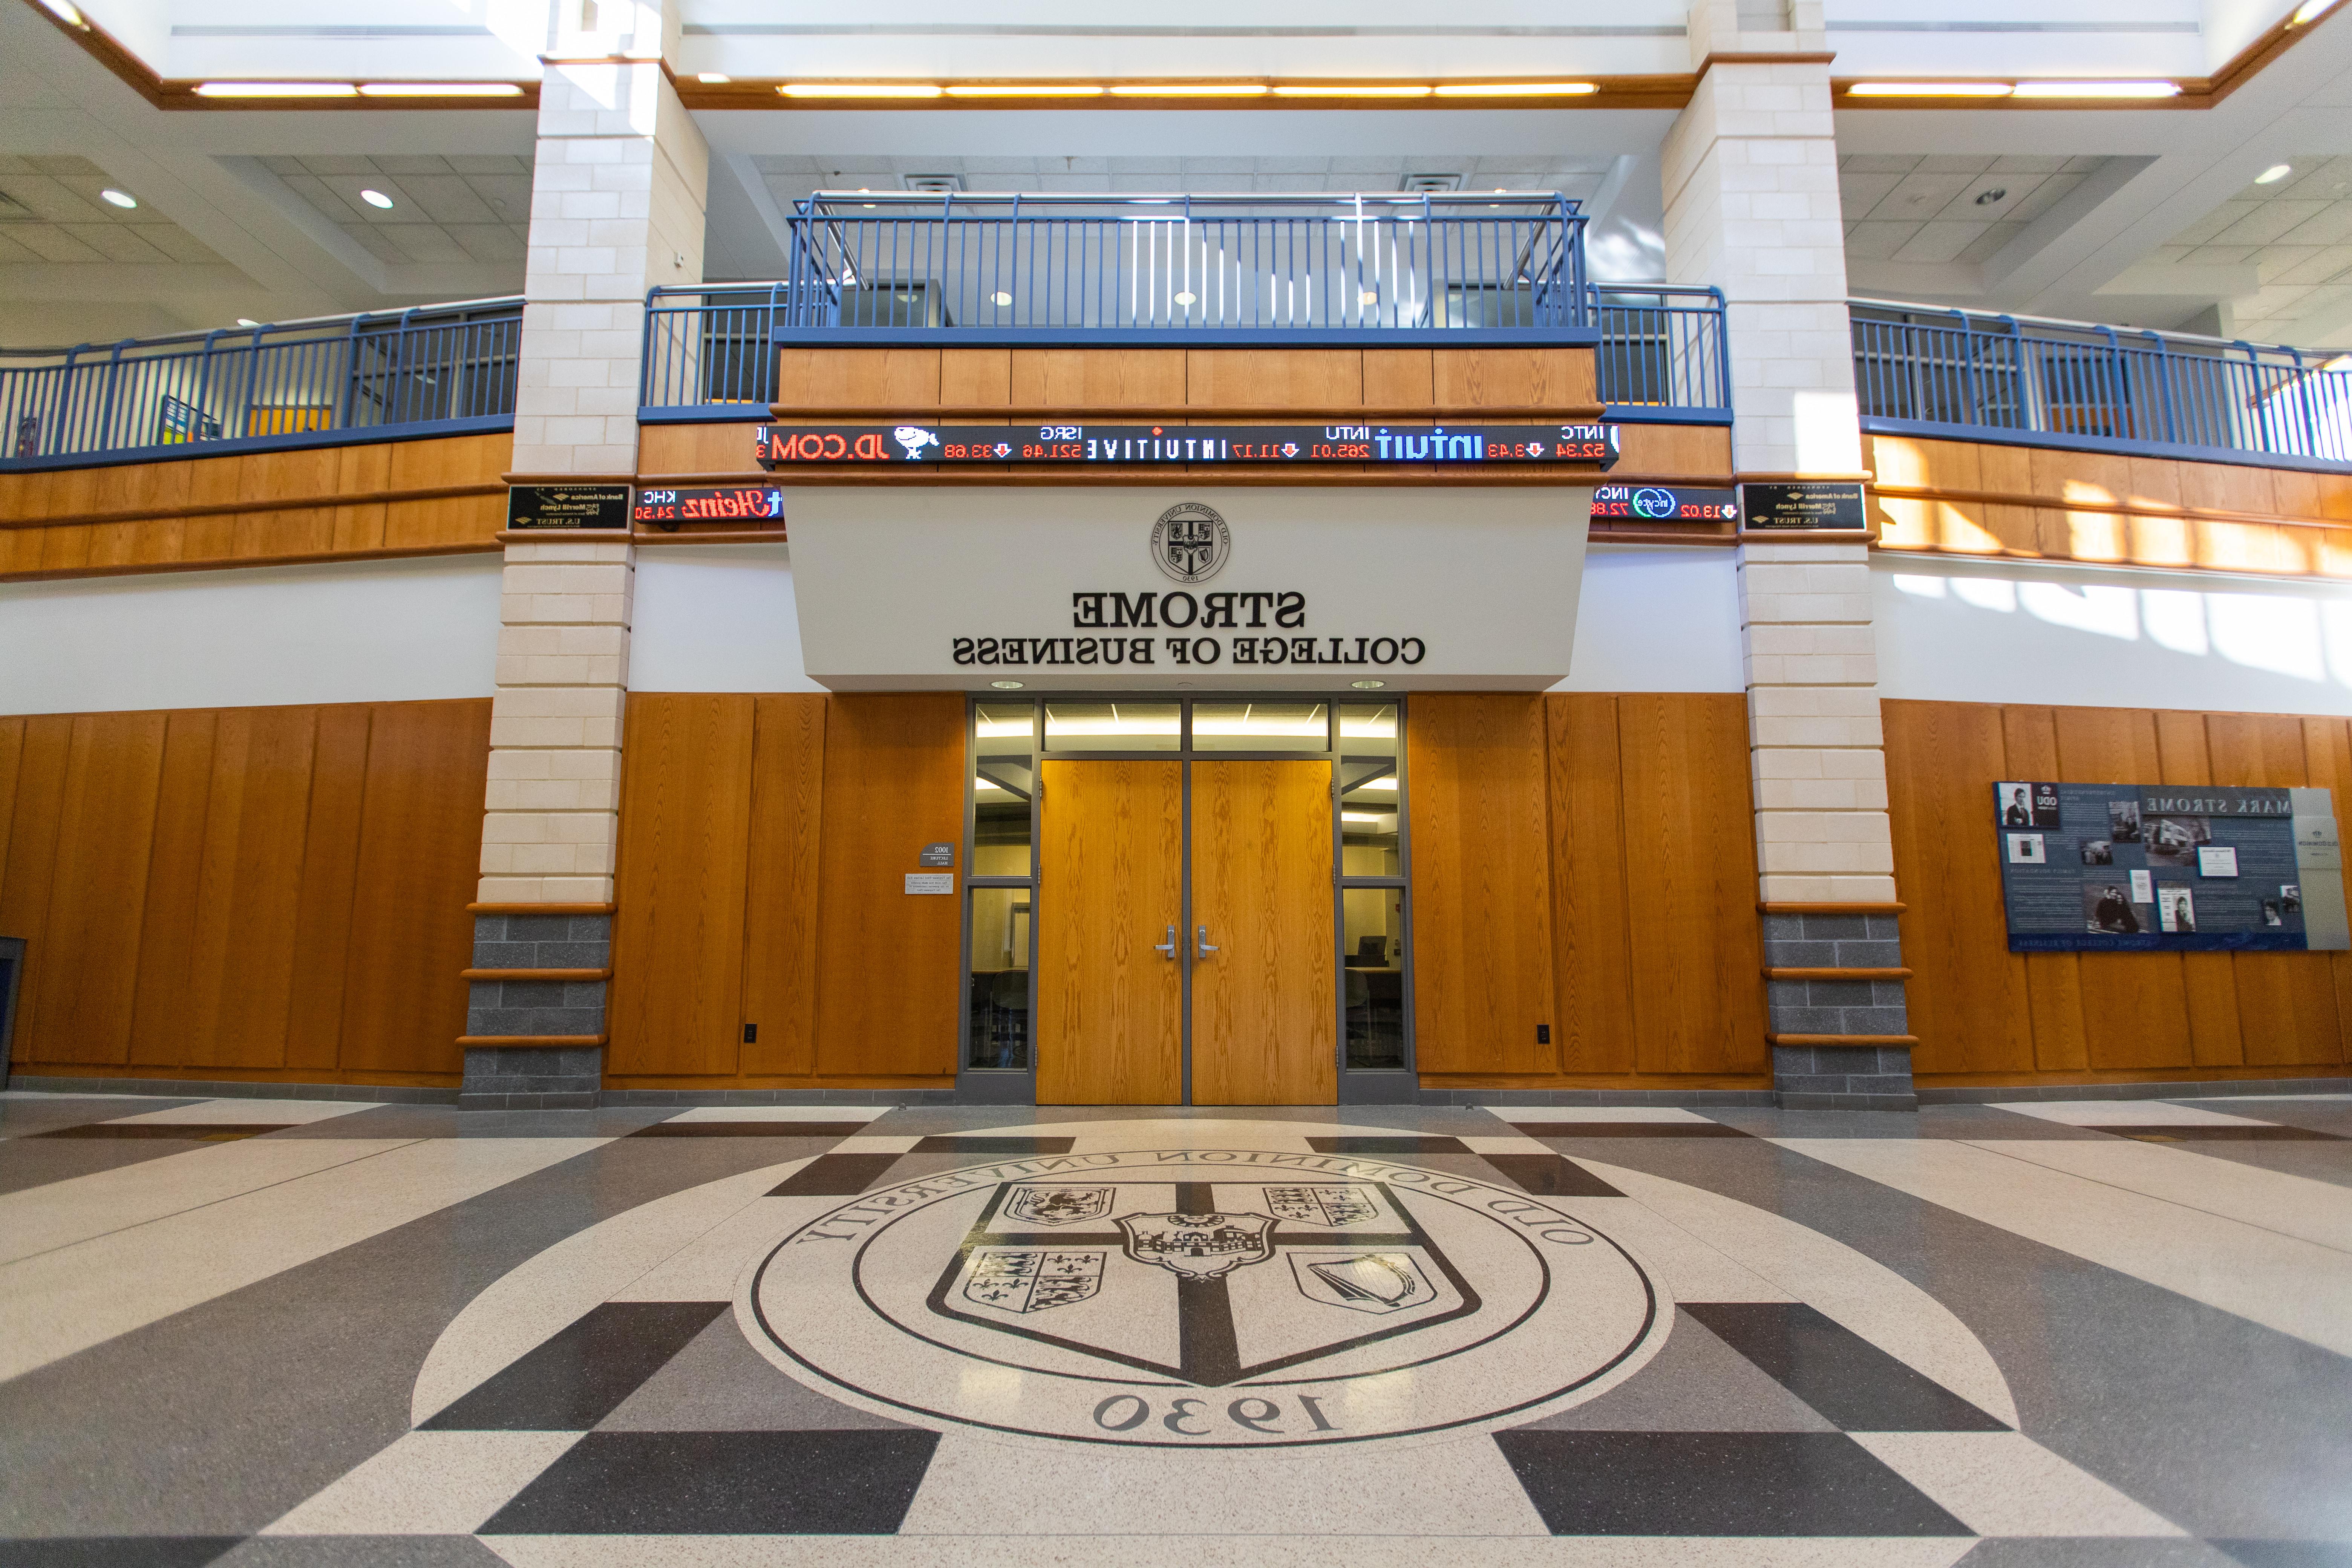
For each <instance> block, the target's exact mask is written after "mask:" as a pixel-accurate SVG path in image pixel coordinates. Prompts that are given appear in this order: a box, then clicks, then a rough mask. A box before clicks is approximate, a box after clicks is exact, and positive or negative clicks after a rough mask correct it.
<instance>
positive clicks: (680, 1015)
mask: <svg viewBox="0 0 2352 1568" xmlns="http://www.w3.org/2000/svg"><path fill="white" fill-rule="evenodd" d="M751 719H752V712H751V698H750V697H749V696H744V695H739V694H735V693H715V694H714V693H702V692H667V691H662V692H653V691H636V692H631V693H630V694H629V707H628V716H627V720H626V724H625V728H626V730H627V732H628V737H629V744H628V747H627V749H626V750H625V752H623V753H622V772H621V843H620V873H619V880H618V881H617V883H616V884H615V887H614V903H615V904H617V905H619V910H618V912H617V913H616V914H615V915H614V921H613V985H612V992H611V999H610V1003H609V1005H608V1007H607V1010H606V1014H605V1026H606V1028H607V1029H608V1031H609V1032H610V1033H611V1035H612V1047H611V1049H610V1050H609V1051H608V1052H607V1053H606V1057H605V1071H606V1072H607V1073H608V1074H611V1075H614V1076H627V1075H633V1074H641V1073H688V1074H707V1073H732V1072H733V1071H735V1069H736V1053H737V1049H738V1047H739V1045H740V1041H741V1038H742V1033H743V1010H742V985H743V885H744V876H745V868H746V864H747V858H746V857H747V851H748V848H749V846H750V840H751Z"/></svg>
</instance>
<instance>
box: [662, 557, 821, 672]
mask: <svg viewBox="0 0 2352 1568" xmlns="http://www.w3.org/2000/svg"><path fill="white" fill-rule="evenodd" d="M629 689H631V690H633V691H822V690H824V688H823V687H822V686H819V685H818V684H817V683H816V682H815V681H814V680H811V679H809V678H808V675H807V673H806V671H804V670H803V668H802V666H801V627H800V616H799V613H798V610H797V607H796V606H795V605H794V603H793V561H792V554H791V550H790V547H789V546H786V545H782V544H695V545H681V546H679V547H678V548H677V549H675V550H669V549H660V548H656V549H650V550H640V551H638V552H637V586H636V601H635V610H634V612H633V614H632V620H631V625H630V628H629Z"/></svg>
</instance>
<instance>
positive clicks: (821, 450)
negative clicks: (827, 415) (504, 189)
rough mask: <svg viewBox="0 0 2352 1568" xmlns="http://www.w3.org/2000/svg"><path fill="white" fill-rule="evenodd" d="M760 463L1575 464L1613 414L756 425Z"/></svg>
mask: <svg viewBox="0 0 2352 1568" xmlns="http://www.w3.org/2000/svg"><path fill="white" fill-rule="evenodd" d="M754 455H755V456H757V457H758V458H759V459H760V466H761V468H795V467H799V466H801V465H803V464H808V465H821V466H825V467H834V468H857V467H862V466H866V465H871V464H878V463H924V464H930V465H938V466H944V467H949V468H952V467H955V466H956V465H958V464H961V463H988V464H1011V465H1013V467H1015V468H1024V467H1029V466H1033V465H1042V464H1050V465H1054V466H1056V467H1059V466H1064V465H1070V464H1079V465H1083V464H1088V463H1092V464H1097V465H1100V466H1102V467H1105V468H1153V467H1164V466H1167V465H1170V464H1176V463H1186V464H1192V463H1252V464H1263V463H1274V464H1281V463H1372V464H1383V463H1397V464H1405V463H1413V464H1418V463H1444V464H1446V465H1449V466H1453V465H1460V464H1475V463H1560V464H1569V463H1573V464H1577V465H1579V466H1583V465H1588V464H1595V463H1597V464H1599V465H1600V466H1601V468H1609V467H1611V466H1612V465H1613V464H1614V463H1615V462H1616V461H1617V427H1616V426H1613V425H1439V426H1388V425H1202V426H1187V425H1184V424H1182V423H1181V422H1179V421H1177V420H1174V419H1171V420H1168V421H1166V422H1165V423H1162V424H1158V425H762V426H760V439H759V445H758V446H757V447H755V448H754Z"/></svg>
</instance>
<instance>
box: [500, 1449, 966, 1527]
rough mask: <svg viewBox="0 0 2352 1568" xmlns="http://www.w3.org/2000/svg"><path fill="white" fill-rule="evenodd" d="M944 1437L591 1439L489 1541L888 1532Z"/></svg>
mask: <svg viewBox="0 0 2352 1568" xmlns="http://www.w3.org/2000/svg"><path fill="white" fill-rule="evenodd" d="M939 1441H940V1436H939V1434H938V1433H936V1432H912V1431H907V1432H859V1431H851V1432H591V1433H590V1434H588V1436H585V1437H583V1438H582V1439H581V1440H580V1441H579V1443H578V1444H577V1445H575V1446H574V1447H572V1450H571V1451H570V1452H569V1453H566V1454H565V1455H564V1456H563V1458H561V1459H558V1460H557V1461H556V1462H555V1463H554V1464H553V1465H552V1466H551V1467H550V1468H548V1469H547V1470H545V1471H544V1472H542V1473H541V1475H540V1477H539V1479H537V1480H534V1481H533V1482H531V1483H530V1485H529V1486H528V1487H525V1488H524V1489H522V1491H521V1493H520V1495H518V1496H517V1497H516V1498H515V1499H514V1500H513V1501H511V1502H509V1503H508V1504H507V1506H506V1507H504V1508H502V1509H500V1510H499V1512H498V1514H497V1516H496V1517H495V1518H493V1519H492V1520H491V1521H489V1522H488V1524H486V1525H484V1526H482V1528H481V1531H480V1533H482V1534H484V1535H888V1534H891V1533H893V1532H895V1531H897V1530H898V1525H899V1521H902V1520H904V1519H905V1518H906V1517H907V1506H908V1504H909V1503H911V1502H913V1501H914V1500H915V1489H916V1488H917V1487H919V1486H920V1485H922V1481H923V1473H924V1472H925V1471H926V1470H927V1469H929V1468H930V1463H931V1451H932V1449H934V1448H936V1447H938V1446H939Z"/></svg>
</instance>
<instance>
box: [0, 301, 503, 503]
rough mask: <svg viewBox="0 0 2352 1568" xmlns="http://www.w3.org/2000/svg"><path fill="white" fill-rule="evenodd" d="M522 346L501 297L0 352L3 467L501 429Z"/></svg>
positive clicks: (0, 453)
mask: <svg viewBox="0 0 2352 1568" xmlns="http://www.w3.org/2000/svg"><path fill="white" fill-rule="evenodd" d="M521 342H522V302H521V301H520V300H482V301H478V302H475V303H471V304H466V305H441V306H434V307H430V308H423V309H418V310H403V311H400V312H397V313H393V314H385V315H373V316H369V315H361V316H338V317H333V318H330V319H327V320H321V321H296V322H289V323H286V324H283V325H277V326H260V327H241V328H236V329H233V330H226V331H210V332H201V333H197V332H189V333H184V334H181V335H179V336H176V337H166V338H150V339H144V340H139V341H126V342H120V343H115V344H112V345H110V346H108V347H102V348H101V347H91V346H89V345H88V344H85V345H83V346H81V347H79V348H72V349H51V350H14V351H6V352H5V353H0V441H5V443H6V445H5V447H0V468H50V467H61V466H71V465H74V464H77V463H83V462H107V461H122V460H125V459H135V458H156V457H162V456H166V455H169V456H188V455H194V453H195V452H202V451H253V450H261V449H268V448H272V447H299V446H314V445H322V444H331V443H333V442H336V441H349V440H352V439H354V438H355V437H356V438H361V439H367V438H386V437H402V436H406V435H412V434H413V435H436V434H460V433H463V432H465V431H467V430H492V429H498V428H500V427H502V426H510V425H511V424H512V422H513V419H514V409H515V373H516V366H517V364H518V363H519V361H520V347H521ZM362 432H363V433H364V434H363V435H362V434H360V433H362Z"/></svg>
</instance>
